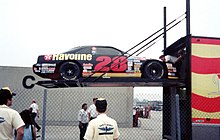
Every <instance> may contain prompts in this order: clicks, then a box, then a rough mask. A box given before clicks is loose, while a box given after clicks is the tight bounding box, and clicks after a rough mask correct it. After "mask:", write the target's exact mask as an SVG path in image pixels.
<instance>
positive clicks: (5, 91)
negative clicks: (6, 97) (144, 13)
mask: <svg viewBox="0 0 220 140" xmlns="http://www.w3.org/2000/svg"><path fill="white" fill-rule="evenodd" d="M0 91H1V92H2V93H3V92H4V93H10V94H11V95H12V96H15V95H16V93H14V92H12V91H11V90H10V88H9V87H2V88H1V90H0ZM1 92H0V93H1Z"/></svg>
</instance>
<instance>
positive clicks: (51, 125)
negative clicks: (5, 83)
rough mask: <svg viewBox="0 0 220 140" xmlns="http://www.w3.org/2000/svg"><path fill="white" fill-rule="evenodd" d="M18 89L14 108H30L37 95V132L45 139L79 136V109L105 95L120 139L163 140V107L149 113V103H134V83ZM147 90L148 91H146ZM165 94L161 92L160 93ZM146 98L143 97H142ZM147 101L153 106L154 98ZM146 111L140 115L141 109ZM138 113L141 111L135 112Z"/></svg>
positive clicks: (61, 139)
mask: <svg viewBox="0 0 220 140" xmlns="http://www.w3.org/2000/svg"><path fill="white" fill-rule="evenodd" d="M12 90H14V91H15V92H17V95H16V96H15V97H14V98H13V106H12V108H14V109H15V110H17V111H18V112H21V111H22V110H24V109H28V108H29V106H30V104H31V102H32V100H33V99H35V100H36V103H37V104H38V106H39V110H40V117H39V118H36V122H37V123H38V124H39V125H40V126H41V128H42V129H41V131H40V132H37V135H38V136H40V137H39V138H37V139H42V140H78V139H79V134H80V131H79V127H78V121H77V118H78V112H79V110H80V109H81V106H82V104H83V103H87V104H88V106H89V105H91V104H92V99H93V98H94V97H104V98H106V99H107V101H108V110H107V115H108V116H110V117H112V118H114V119H115V120H116V121H117V123H118V126H119V132H120V137H119V139H120V140H161V139H162V109H160V110H156V109H155V108H152V109H153V110H151V111H150V115H149V116H148V117H146V114H145V113H146V111H147V110H144V109H146V106H145V108H144V105H143V106H142V105H137V104H136V105H135V104H134V99H135V97H134V93H133V87H92V88H90V87H86V88H78V87H77V88H63V89H43V88H37V89H36V88H35V89H31V90H27V89H23V88H22V89H12ZM146 94H147V93H146ZM161 94H162V93H161ZM143 99H144V97H143ZM146 105H151V106H152V107H153V102H147V104H146ZM134 106H136V107H137V108H136V109H138V110H136V111H137V112H139V117H138V123H139V124H138V125H137V126H134V122H133V113H134V112H133V109H134ZM141 110H142V111H143V112H144V113H143V112H142V113H141V114H142V115H141V116H140V111H141ZM136 114H138V113H136Z"/></svg>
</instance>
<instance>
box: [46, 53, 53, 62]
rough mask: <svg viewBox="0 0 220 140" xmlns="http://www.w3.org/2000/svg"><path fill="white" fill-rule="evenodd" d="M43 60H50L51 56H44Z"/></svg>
mask: <svg viewBox="0 0 220 140" xmlns="http://www.w3.org/2000/svg"><path fill="white" fill-rule="evenodd" d="M44 60H46V61H50V60H52V55H51V54H50V55H44Z"/></svg>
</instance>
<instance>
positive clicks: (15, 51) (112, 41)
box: [0, 0, 220, 67]
mask: <svg viewBox="0 0 220 140" xmlns="http://www.w3.org/2000/svg"><path fill="white" fill-rule="evenodd" d="M185 3H186V1H185V0H152V1H149V0H136V1H134V0H109V1H106V0H37V1H34V0H10V1H9V0H1V1H0V48H1V55H0V66H24V67H31V66H32V65H33V64H34V63H36V61H37V56H38V55H41V54H53V53H61V52H64V51H67V50H69V49H70V48H73V47H75V46H80V45H109V46H114V47H116V48H118V49H121V50H123V51H126V50H128V49H129V48H131V47H132V46H134V45H136V44H137V43H138V42H140V41H141V40H143V39H145V38H146V37H148V36H149V35H151V34H152V33H154V32H155V31H157V30H158V29H160V28H162V27H163V7H164V6H166V7H167V22H170V21H172V20H174V19H175V18H177V17H179V16H180V15H182V14H183V13H184V12H185V9H186V8H185V7H186V6H185V5H186V4H185ZM219 7H220V1H219V0H191V33H192V35H196V36H210V37H220V27H219V26H220V16H219V13H220V10H219ZM185 25H186V22H185V21H183V22H182V23H181V24H180V25H178V26H177V27H175V28H174V29H173V30H171V31H169V32H168V34H167V38H168V45H169V44H172V43H173V42H174V41H176V40H177V39H179V38H180V37H183V36H185V34H186V28H185ZM162 49H163V40H160V41H159V42H158V43H157V44H156V45H154V46H153V47H152V48H150V49H148V50H147V51H146V52H144V53H143V54H141V55H140V56H145V57H147V58H158V57H159V55H160V54H162V52H161V51H162Z"/></svg>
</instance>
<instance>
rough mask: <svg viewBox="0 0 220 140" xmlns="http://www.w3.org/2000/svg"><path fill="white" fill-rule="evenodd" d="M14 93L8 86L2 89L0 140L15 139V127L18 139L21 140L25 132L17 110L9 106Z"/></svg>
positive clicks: (0, 100) (0, 92) (0, 99)
mask: <svg viewBox="0 0 220 140" xmlns="http://www.w3.org/2000/svg"><path fill="white" fill-rule="evenodd" d="M14 95H15V93H12V92H11V91H10V89H9V88H8V87H5V88H1V89H0V140H13V138H14V135H13V131H14V129H16V130H17V132H18V137H17V140H21V139H22V137H23V134H24V128H23V126H24V122H23V120H22V119H21V117H20V115H19V113H18V112H17V111H15V110H13V109H11V108H10V107H9V106H11V105H12V96H14Z"/></svg>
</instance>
